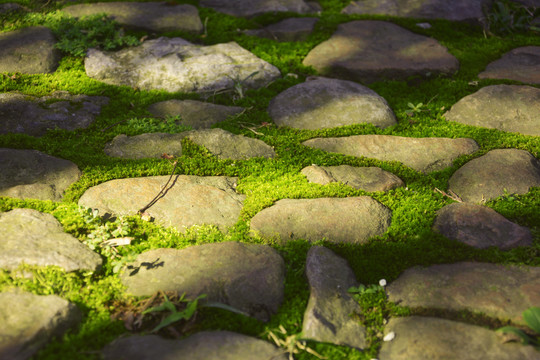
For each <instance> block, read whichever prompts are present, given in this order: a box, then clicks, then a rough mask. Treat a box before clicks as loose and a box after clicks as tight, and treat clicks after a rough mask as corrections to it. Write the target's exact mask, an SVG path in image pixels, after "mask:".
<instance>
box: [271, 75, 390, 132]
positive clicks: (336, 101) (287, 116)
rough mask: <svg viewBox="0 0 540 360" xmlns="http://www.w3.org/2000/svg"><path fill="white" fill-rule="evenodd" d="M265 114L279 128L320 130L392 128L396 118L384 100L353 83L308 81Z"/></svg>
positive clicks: (278, 99) (277, 99) (280, 97)
mask: <svg viewBox="0 0 540 360" xmlns="http://www.w3.org/2000/svg"><path fill="white" fill-rule="evenodd" d="M268 113H269V114H270V117H271V118H272V120H273V121H274V122H275V123H276V124H277V125H278V126H289V127H292V128H296V129H309V130H315V129H323V128H333V127H337V126H344V125H354V124H362V123H370V124H373V125H375V126H377V127H380V128H386V127H388V126H392V125H395V124H396V123H397V122H396V117H395V116H394V113H393V112H392V109H390V107H389V106H388V103H387V102H386V100H385V99H384V98H382V97H381V96H379V95H378V94H377V93H376V92H375V91H373V90H371V89H369V88H368V87H365V86H362V85H360V84H357V83H354V82H352V81H346V80H337V79H328V78H322V77H313V78H311V79H310V78H308V81H306V82H304V83H302V84H298V85H295V86H293V87H290V88H288V89H287V90H285V91H283V92H282V93H280V94H279V95H278V96H276V97H275V98H273V99H272V101H270V105H269V106H268Z"/></svg>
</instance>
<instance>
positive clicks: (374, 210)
mask: <svg viewBox="0 0 540 360" xmlns="http://www.w3.org/2000/svg"><path fill="white" fill-rule="evenodd" d="M391 216H392V215H391V211H390V210H389V209H388V208H387V207H386V206H384V205H382V204H380V203H379V202H377V201H376V200H374V199H372V198H371V197H369V196H359V197H348V198H319V199H282V200H278V201H277V202H276V203H275V204H274V205H272V206H270V207H268V208H266V209H264V210H262V211H261V212H259V213H257V214H256V215H255V216H254V217H253V218H252V219H251V230H252V231H253V232H255V233H256V234H259V235H260V236H262V237H264V238H275V237H277V238H278V239H281V241H288V240H296V239H304V240H308V241H310V242H314V241H318V240H323V239H325V240H327V241H329V242H333V243H349V244H350V243H352V244H362V243H366V242H367V241H368V240H369V239H370V238H372V237H374V236H379V235H382V234H383V233H384V232H385V231H386V230H387V229H388V227H389V226H390V220H391Z"/></svg>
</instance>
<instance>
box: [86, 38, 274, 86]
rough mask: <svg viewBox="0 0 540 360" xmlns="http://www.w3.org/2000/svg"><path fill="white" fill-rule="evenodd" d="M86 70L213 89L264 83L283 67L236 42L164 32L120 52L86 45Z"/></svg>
mask: <svg viewBox="0 0 540 360" xmlns="http://www.w3.org/2000/svg"><path fill="white" fill-rule="evenodd" d="M84 64H85V68H86V74H87V75H88V76H90V77H91V78H94V79H97V80H100V81H103V82H105V83H107V84H111V85H126V86H132V87H137V88H140V89H143V90H165V91H169V92H177V91H181V92H198V93H214V92H216V91H220V90H225V89H233V88H234V86H235V82H236V83H241V84H242V86H243V87H244V88H258V87H261V86H265V85H267V84H268V83H270V82H271V81H273V80H275V79H277V78H278V77H280V72H279V70H278V69H277V68H276V67H275V66H273V65H271V64H269V63H267V62H266V61H263V60H261V59H259V58H258V57H256V56H255V55H253V54H252V53H250V52H249V51H247V50H245V49H244V48H242V47H241V46H239V45H238V44H237V43H235V42H229V43H224V44H216V45H210V46H200V45H193V44H191V43H189V42H188V41H186V40H184V39H181V38H165V37H161V38H158V39H155V40H148V41H145V42H143V43H142V44H141V45H140V46H136V47H132V48H126V49H122V50H120V51H116V52H110V51H100V50H97V49H90V50H88V53H87V56H86V59H85V63H84Z"/></svg>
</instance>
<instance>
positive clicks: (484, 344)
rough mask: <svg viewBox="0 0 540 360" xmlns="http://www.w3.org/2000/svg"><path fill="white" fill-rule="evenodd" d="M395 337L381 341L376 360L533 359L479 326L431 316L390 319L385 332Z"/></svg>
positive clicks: (526, 350) (522, 348)
mask: <svg viewBox="0 0 540 360" xmlns="http://www.w3.org/2000/svg"><path fill="white" fill-rule="evenodd" d="M391 331H393V332H394V333H395V334H396V337H395V339H394V340H392V341H385V342H383V344H382V347H381V350H380V351H379V359H380V360H409V359H415V360H443V359H444V360H446V359H460V360H477V359H497V360H534V359H538V356H539V353H538V351H536V350H535V349H534V348H533V347H532V346H530V345H529V346H524V345H522V344H519V343H506V344H503V343H502V341H501V338H500V337H499V336H498V335H497V333H496V332H495V331H492V330H489V329H485V328H483V327H480V326H475V325H469V324H465V323H461V322H457V321H451V320H445V319H437V318H432V317H423V316H422V317H420V316H410V317H405V318H393V319H390V321H389V322H388V325H387V326H386V329H385V333H389V332H391Z"/></svg>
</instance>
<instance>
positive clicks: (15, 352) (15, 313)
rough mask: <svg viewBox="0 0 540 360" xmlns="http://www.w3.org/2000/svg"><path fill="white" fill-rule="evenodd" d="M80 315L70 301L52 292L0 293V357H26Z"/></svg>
mask: <svg viewBox="0 0 540 360" xmlns="http://www.w3.org/2000/svg"><path fill="white" fill-rule="evenodd" d="M81 319H82V316H81V312H80V311H79V309H78V308H77V306H75V305H74V304H72V303H70V302H68V301H67V300H64V299H62V298H61V297H59V296H56V295H47V296H39V295H35V294H32V293H28V292H22V291H18V292H1V293H0V323H1V324H2V326H0V358H1V359H6V360H7V359H10V360H26V359H28V358H30V357H31V356H32V355H34V354H35V353H36V352H37V351H38V350H39V349H41V348H42V347H43V346H45V345H46V344H47V343H48V342H49V341H50V340H52V339H53V338H54V337H61V336H62V335H63V334H64V333H65V332H66V331H67V330H69V329H70V328H73V327H75V326H76V325H77V324H79V323H80V321H81Z"/></svg>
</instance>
